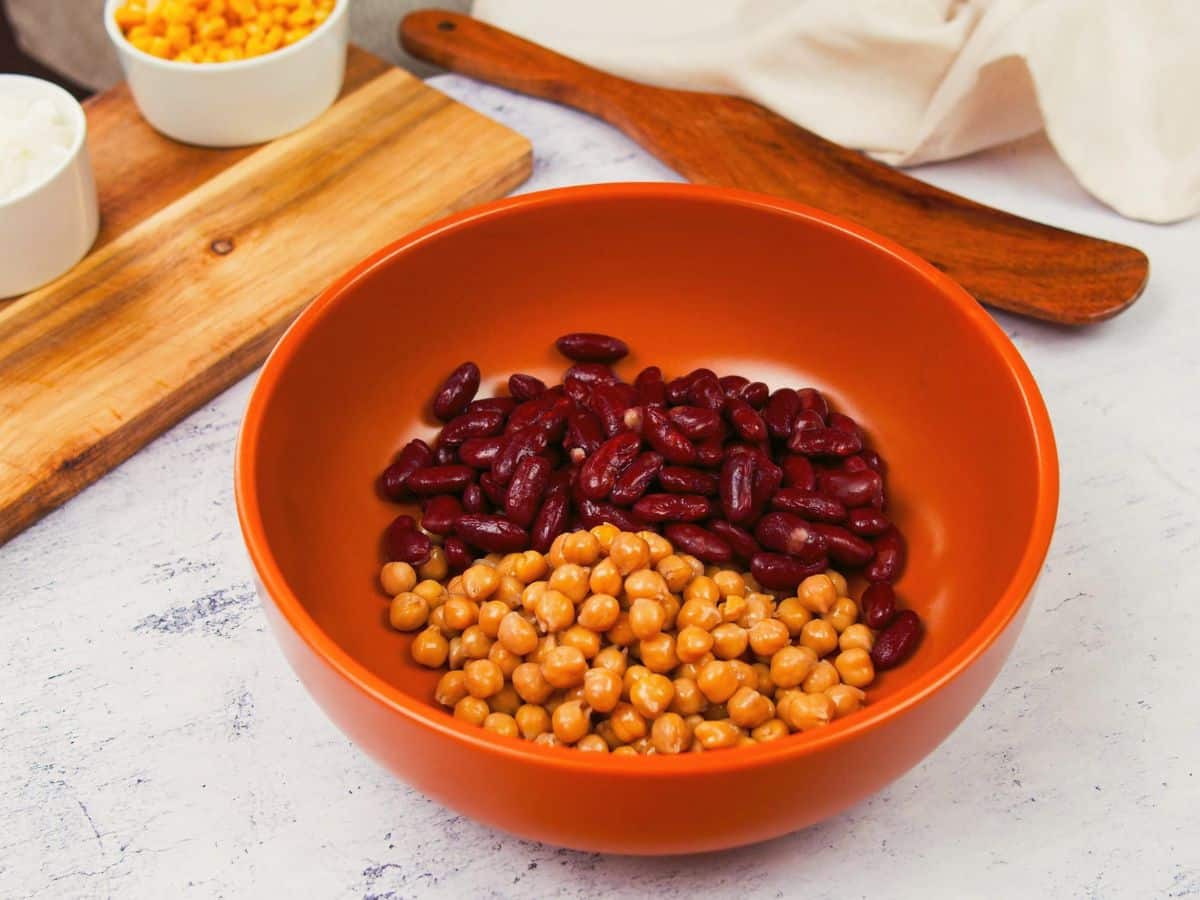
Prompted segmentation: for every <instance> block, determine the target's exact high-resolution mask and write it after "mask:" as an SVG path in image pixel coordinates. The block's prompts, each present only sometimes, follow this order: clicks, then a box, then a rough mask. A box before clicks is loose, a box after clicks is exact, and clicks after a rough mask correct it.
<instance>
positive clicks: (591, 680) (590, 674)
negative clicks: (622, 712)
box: [583, 669, 623, 713]
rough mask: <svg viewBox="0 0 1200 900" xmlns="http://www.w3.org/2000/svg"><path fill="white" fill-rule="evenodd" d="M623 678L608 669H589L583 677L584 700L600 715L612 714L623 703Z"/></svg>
mask: <svg viewBox="0 0 1200 900" xmlns="http://www.w3.org/2000/svg"><path fill="white" fill-rule="evenodd" d="M622 687H623V685H622V681H621V676H620V675H618V674H617V673H616V672H612V671H610V670H608V669H588V670H587V672H586V673H585V674H584V676H583V699H584V701H585V702H586V703H587V705H588V706H590V707H591V708H592V709H594V710H595V711H596V712H598V713H607V712H612V710H613V707H615V706H616V705H617V704H618V703H620V702H621V690H622Z"/></svg>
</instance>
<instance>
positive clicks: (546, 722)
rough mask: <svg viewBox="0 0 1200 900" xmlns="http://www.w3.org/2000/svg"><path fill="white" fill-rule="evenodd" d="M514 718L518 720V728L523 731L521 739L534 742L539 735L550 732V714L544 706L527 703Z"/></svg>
mask: <svg viewBox="0 0 1200 900" xmlns="http://www.w3.org/2000/svg"><path fill="white" fill-rule="evenodd" d="M513 718H514V719H516V722H517V727H518V728H520V729H521V737H523V738H525V740H527V741H532V740H533V739H534V738H535V737H537V736H538V735H539V734H545V733H546V732H548V731H549V730H550V713H548V712H546V708H545V707H544V706H539V705H538V704H536V703H526V704H525V705H524V706H522V707H521V708H520V709H518V710H517V713H516V715H515V716H513Z"/></svg>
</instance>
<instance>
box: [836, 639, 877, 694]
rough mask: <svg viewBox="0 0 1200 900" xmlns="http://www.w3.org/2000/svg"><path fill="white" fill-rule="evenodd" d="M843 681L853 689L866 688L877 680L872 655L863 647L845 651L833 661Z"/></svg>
mask: <svg viewBox="0 0 1200 900" xmlns="http://www.w3.org/2000/svg"><path fill="white" fill-rule="evenodd" d="M833 664H834V666H836V667H837V671H838V675H840V676H841V677H842V681H843V682H844V683H846V684H848V685H850V686H851V687H856V688H864V687H866V686H867V685H868V684H870V683H871V682H872V681H874V680H875V666H874V664H873V663H872V662H871V654H870V653H869V652H868V651H866V650H864V649H863V648H862V647H854V648H853V649H850V650H843V651H842V652H841V653H839V654H838V656H837V659H835V660H834V661H833Z"/></svg>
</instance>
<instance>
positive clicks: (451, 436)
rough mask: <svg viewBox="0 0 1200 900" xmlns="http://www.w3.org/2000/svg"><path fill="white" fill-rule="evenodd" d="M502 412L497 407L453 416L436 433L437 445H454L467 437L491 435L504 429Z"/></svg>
mask: <svg viewBox="0 0 1200 900" xmlns="http://www.w3.org/2000/svg"><path fill="white" fill-rule="evenodd" d="M504 419H505V415H504V413H502V412H500V411H499V410H497V409H479V410H476V411H475V412H465V413H463V414H462V415H461V416H455V417H454V418H453V419H451V420H450V421H449V422H447V423H446V427H445V428H443V429H442V433H441V434H439V435H438V446H439V447H442V446H450V447H454V446H457V445H458V444H461V443H462V442H463V441H465V440H466V439H467V438H473V437H492V436H493V435H496V434H499V433H500V432H501V431H503V430H504Z"/></svg>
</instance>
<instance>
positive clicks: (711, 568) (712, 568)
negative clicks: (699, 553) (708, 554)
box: [704, 563, 721, 578]
mask: <svg viewBox="0 0 1200 900" xmlns="http://www.w3.org/2000/svg"><path fill="white" fill-rule="evenodd" d="M720 571H721V567H720V566H718V565H717V564H716V563H708V564H707V565H705V567H704V574H705V575H707V576H708V577H709V578H712V577H713V576H714V575H716V574H717V573H718V572H720Z"/></svg>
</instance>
